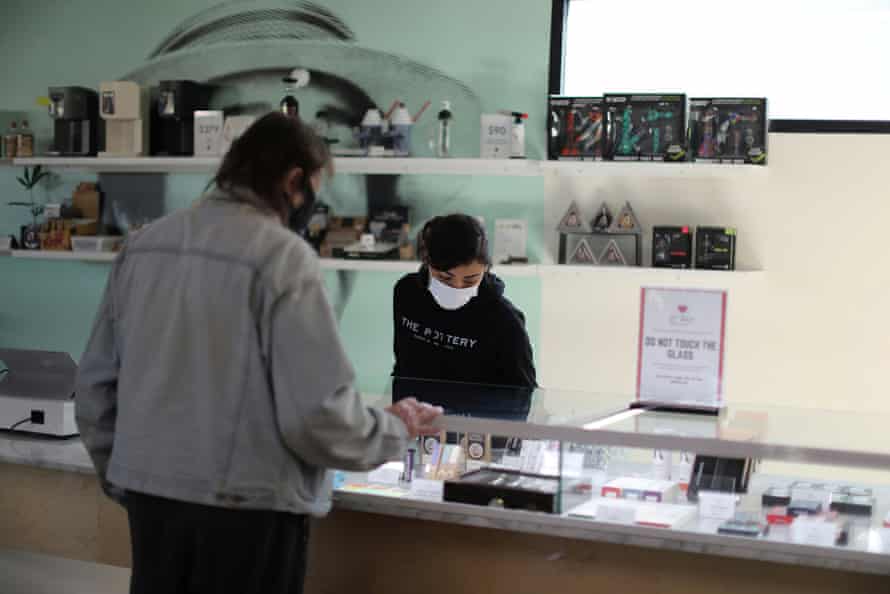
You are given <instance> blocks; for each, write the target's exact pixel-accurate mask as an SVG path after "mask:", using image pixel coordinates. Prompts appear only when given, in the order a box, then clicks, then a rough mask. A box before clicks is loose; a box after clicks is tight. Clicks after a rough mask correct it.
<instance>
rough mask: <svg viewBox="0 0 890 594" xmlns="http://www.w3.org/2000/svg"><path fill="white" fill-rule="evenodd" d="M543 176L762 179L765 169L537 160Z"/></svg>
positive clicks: (740, 166)
mask: <svg viewBox="0 0 890 594" xmlns="http://www.w3.org/2000/svg"><path fill="white" fill-rule="evenodd" d="M541 169H542V170H543V172H544V174H549V175H556V176H560V177H593V176H595V177H663V178H677V179H701V178H706V179H707V178H721V179H725V178H730V179H735V178H739V177H745V178H748V177H753V178H760V177H765V176H766V175H767V174H768V173H769V167H764V166H761V165H733V164H729V163H658V162H643V161H541Z"/></svg>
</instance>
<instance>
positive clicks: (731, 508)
mask: <svg viewBox="0 0 890 594" xmlns="http://www.w3.org/2000/svg"><path fill="white" fill-rule="evenodd" d="M735 508H736V496H735V494H734V493H720V492H717V491H699V492H698V515H699V517H701V518H707V519H710V520H731V519H733V518H734V517H735Z"/></svg>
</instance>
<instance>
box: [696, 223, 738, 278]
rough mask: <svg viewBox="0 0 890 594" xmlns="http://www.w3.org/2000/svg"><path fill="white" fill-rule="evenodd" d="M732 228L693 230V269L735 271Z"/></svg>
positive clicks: (734, 245)
mask: <svg viewBox="0 0 890 594" xmlns="http://www.w3.org/2000/svg"><path fill="white" fill-rule="evenodd" d="M737 237H738V234H737V233H736V230H735V229H733V228H732V227H698V228H696V230H695V267H696V268H701V269H702V270H735V252H736V238H737Z"/></svg>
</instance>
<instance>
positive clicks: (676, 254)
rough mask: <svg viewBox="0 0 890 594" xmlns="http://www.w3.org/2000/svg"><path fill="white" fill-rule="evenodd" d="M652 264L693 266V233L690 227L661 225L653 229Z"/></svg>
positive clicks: (658, 266) (659, 265)
mask: <svg viewBox="0 0 890 594" xmlns="http://www.w3.org/2000/svg"><path fill="white" fill-rule="evenodd" d="M652 266H653V267H655V268H692V234H691V233H690V232H689V227H686V226H683V227H675V226H670V227H668V226H659V227H655V228H653V230H652Z"/></svg>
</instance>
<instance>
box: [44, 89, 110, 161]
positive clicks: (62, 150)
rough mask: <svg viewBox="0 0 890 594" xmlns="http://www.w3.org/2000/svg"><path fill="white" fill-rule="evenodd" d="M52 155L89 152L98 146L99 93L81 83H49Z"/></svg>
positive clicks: (90, 153)
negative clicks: (65, 85) (67, 85)
mask: <svg viewBox="0 0 890 594" xmlns="http://www.w3.org/2000/svg"><path fill="white" fill-rule="evenodd" d="M49 115H50V117H51V118H52V119H53V120H54V122H53V144H52V147H51V149H50V151H49V154H51V155H59V156H89V155H95V154H96V152H97V150H98V139H99V131H98V128H99V96H98V95H97V94H96V91H94V90H92V89H85V88H83V87H50V88H49Z"/></svg>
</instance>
